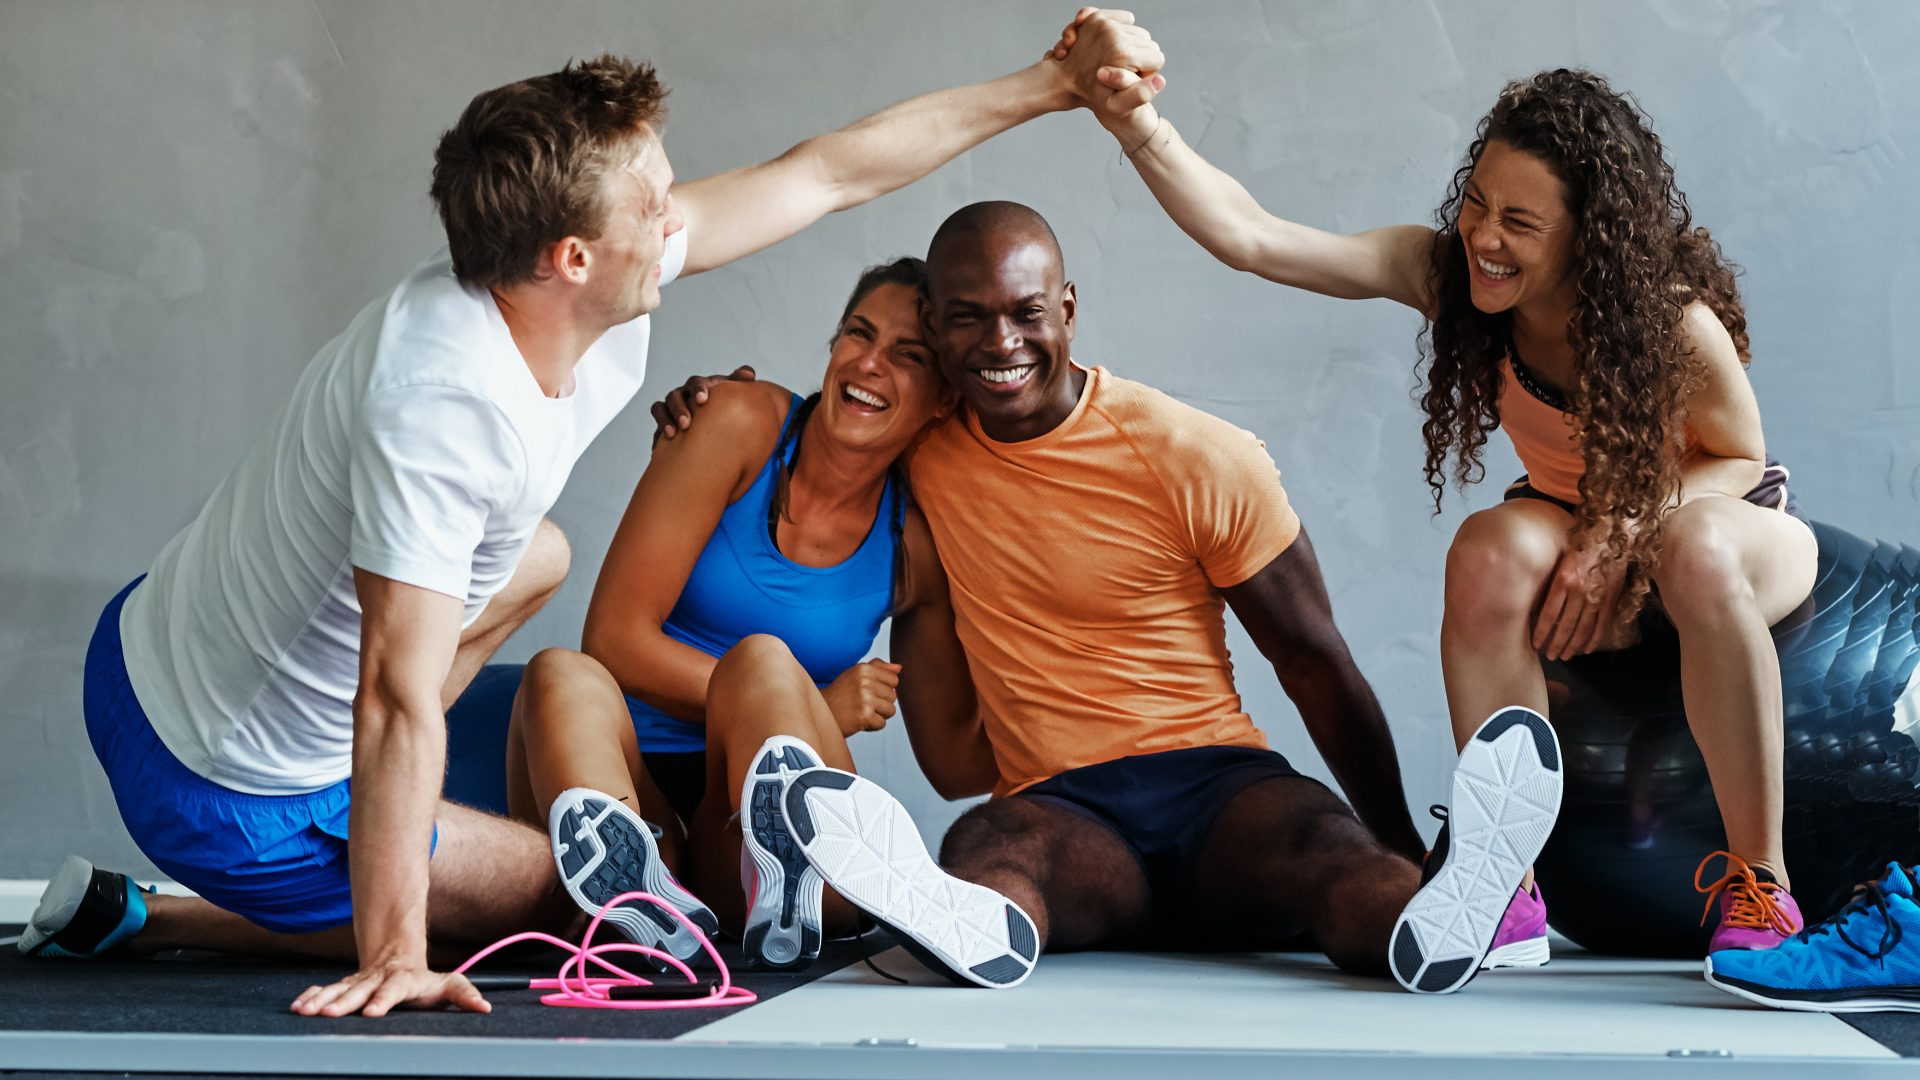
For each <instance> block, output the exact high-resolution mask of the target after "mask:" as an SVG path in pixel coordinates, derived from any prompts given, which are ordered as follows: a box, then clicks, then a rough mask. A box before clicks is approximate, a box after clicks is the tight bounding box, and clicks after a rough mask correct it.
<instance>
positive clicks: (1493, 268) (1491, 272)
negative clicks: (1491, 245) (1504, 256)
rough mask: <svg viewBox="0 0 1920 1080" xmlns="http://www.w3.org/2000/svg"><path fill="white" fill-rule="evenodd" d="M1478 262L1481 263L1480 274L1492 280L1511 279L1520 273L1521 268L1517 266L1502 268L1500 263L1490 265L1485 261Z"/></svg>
mask: <svg viewBox="0 0 1920 1080" xmlns="http://www.w3.org/2000/svg"><path fill="white" fill-rule="evenodd" d="M1478 261H1479V263H1480V272H1481V273H1483V274H1485V275H1487V276H1488V277H1490V278H1510V277H1512V276H1513V275H1515V274H1517V273H1519V272H1520V268H1519V267H1517V266H1501V265H1500V264H1499V263H1490V262H1488V261H1487V260H1485V259H1479V260H1478Z"/></svg>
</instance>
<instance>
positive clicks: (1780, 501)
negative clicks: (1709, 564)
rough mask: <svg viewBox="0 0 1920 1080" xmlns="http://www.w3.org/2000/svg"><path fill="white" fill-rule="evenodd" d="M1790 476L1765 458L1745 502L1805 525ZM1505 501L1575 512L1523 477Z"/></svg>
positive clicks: (1566, 502) (1562, 500)
mask: <svg viewBox="0 0 1920 1080" xmlns="http://www.w3.org/2000/svg"><path fill="white" fill-rule="evenodd" d="M1791 475H1792V474H1791V473H1789V472H1788V471H1787V467H1786V466H1785V465H1782V464H1780V463H1779V462H1778V461H1775V460H1774V459H1772V458H1768V459H1767V468H1766V471H1765V472H1762V473H1761V474H1760V482H1759V483H1758V484H1755V485H1754V486H1753V490H1752V491H1749V492H1747V493H1746V495H1745V496H1744V498H1745V499H1746V500H1747V501H1748V502H1750V503H1752V504H1753V505H1755V506H1758V507H1761V508H1763V509H1766V510H1778V511H1780V512H1782V513H1785V514H1791V515H1793V516H1794V517H1797V518H1801V520H1803V521H1804V520H1806V519H1805V518H1804V517H1801V514H1800V504H1799V502H1797V501H1795V499H1794V497H1793V491H1792V490H1791V489H1789V488H1788V487H1787V479H1788V477H1789V476H1791ZM1508 499H1539V500H1540V501H1541V502H1549V503H1552V504H1553V505H1555V506H1557V507H1559V508H1560V509H1562V510H1565V511H1566V512H1567V513H1569V514H1572V513H1577V512H1578V511H1577V510H1576V508H1575V507H1574V505H1573V504H1572V503H1570V502H1568V501H1567V500H1565V499H1561V498H1556V497H1554V496H1552V495H1549V494H1547V493H1546V492H1544V491H1541V490H1540V489H1539V488H1537V487H1534V486H1533V483H1532V482H1531V481H1530V480H1528V479H1527V474H1525V473H1521V474H1520V479H1518V480H1515V481H1514V482H1513V483H1511V484H1508V485H1507V494H1506V496H1505V498H1503V499H1501V501H1502V502H1505V501H1507V500H1508Z"/></svg>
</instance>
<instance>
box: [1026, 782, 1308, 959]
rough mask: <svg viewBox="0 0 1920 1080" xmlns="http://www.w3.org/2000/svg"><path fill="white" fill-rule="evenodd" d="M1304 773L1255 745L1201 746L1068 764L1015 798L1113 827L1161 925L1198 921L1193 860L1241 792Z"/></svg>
mask: <svg viewBox="0 0 1920 1080" xmlns="http://www.w3.org/2000/svg"><path fill="white" fill-rule="evenodd" d="M1278 778H1289V779H1295V778H1301V774H1300V772H1299V770H1297V769H1295V768H1294V767H1293V766H1292V765H1291V764H1290V763H1288V761H1287V759H1286V758H1285V757H1283V756H1281V755H1280V754H1278V753H1275V752H1274V751H1272V750H1262V749H1258V748H1255V747H1250V746H1201V747H1194V748H1192V749H1187V750H1167V751H1163V752H1161V753H1158V754H1141V755H1138V756H1135V757H1126V758H1120V759H1118V760H1115V761H1106V762H1102V763H1100V764H1098V765H1087V766H1084V767H1082V768H1078V769H1069V770H1068V771H1066V772H1063V773H1061V774H1060V775H1058V776H1055V777H1053V778H1052V779H1050V780H1043V781H1041V782H1040V783H1038V784H1035V785H1033V786H1032V787H1030V788H1026V789H1024V790H1022V791H1021V792H1020V793H1019V794H1017V795H1014V796H1012V798H1016V799H1032V800H1033V801H1035V802H1040V803H1049V804H1052V805H1054V806H1058V807H1060V808H1062V809H1064V810H1068V811H1071V812H1073V813H1075V814H1079V815H1080V816H1081V817H1084V818H1088V819H1090V820H1092V821H1094V822H1097V823H1099V824H1101V825H1104V826H1106V827H1107V828H1108V829H1110V830H1112V831H1113V833H1114V834H1115V835H1117V836H1118V837H1119V838H1120V840H1121V842H1123V843H1125V844H1126V845H1127V847H1128V849H1130V850H1131V851H1132V852H1133V854H1134V857H1135V858H1136V859H1138V860H1139V862H1140V868H1141V870H1142V871H1143V872H1145V874H1146V878H1147V888H1148V895H1149V896H1151V897H1152V904H1153V920H1154V922H1155V924H1156V925H1157V926H1165V925H1169V924H1170V923H1171V922H1172V921H1174V920H1191V918H1192V908H1191V906H1190V904H1189V903H1188V899H1189V894H1190V892H1191V891H1192V887H1193V877H1194V862H1195V860H1196V859H1198V858H1199V856H1200V851H1201V848H1202V847H1203V846H1204V845H1205V844H1206V841H1207V836H1208V834H1209V833H1211V832H1212V830H1213V823H1214V819H1216V818H1218V817H1219V816H1220V811H1221V810H1223V809H1225V807H1226V805H1227V803H1228V801H1230V800H1231V799H1232V798H1233V797H1234V796H1235V795H1238V794H1239V793H1240V792H1242V791H1244V790H1246V789H1247V788H1248V787H1250V786H1252V785H1254V784H1257V783H1259V782H1260V781H1262V780H1273V779H1278Z"/></svg>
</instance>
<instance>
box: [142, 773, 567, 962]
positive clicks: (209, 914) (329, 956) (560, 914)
mask: <svg viewBox="0 0 1920 1080" xmlns="http://www.w3.org/2000/svg"><path fill="white" fill-rule="evenodd" d="M435 824H436V825H437V826H438V829H439V841H438V843H437V844H436V845H435V848H434V854H433V859H432V861H430V862H429V863H428V864H427V882H428V883H427V938H428V943H429V947H430V948H431V949H432V950H433V952H434V957H435V962H436V963H443V964H444V963H451V962H457V961H458V960H459V959H461V958H464V957H465V956H466V955H467V954H468V953H470V952H471V951H473V949H474V948H476V947H478V946H480V945H484V944H486V943H488V942H490V941H493V940H494V939H496V938H500V937H504V936H506V935H508V934H513V933H518V932H520V931H522V930H548V931H558V930H561V929H564V928H565V927H566V926H567V925H568V924H569V923H570V922H571V921H572V920H573V917H574V916H573V907H572V904H571V903H570V902H569V901H568V899H567V897H566V895H565V894H564V893H563V892H562V891H561V890H560V888H559V883H558V880H557V879H556V877H555V875H554V870H553V855H552V853H551V852H550V851H549V850H548V848H547V839H546V835H545V834H544V833H543V832H539V831H536V830H534V829H532V828H529V827H528V826H526V825H523V824H520V823H518V822H514V821H509V820H507V819H506V818H501V817H495V816H493V815H492V814H486V813H482V812H481V811H478V810H474V809H472V808H470V807H465V806H460V805H458V804H456V803H450V802H442V803H441V804H440V807H439V810H438V811H437V816H436V820H435ZM335 869H336V872H337V873H338V875H339V880H338V887H339V888H340V889H342V890H344V889H346V888H348V884H347V868H346V854H345V852H344V851H342V852H341V853H340V855H339V861H338V865H337V867H336V868H335ZM147 911H148V915H147V925H146V926H145V927H144V928H143V929H142V930H141V932H140V933H139V934H138V935H136V936H135V937H134V939H133V942H132V944H133V947H134V948H136V949H138V950H140V951H142V952H151V951H157V950H160V949H174V948H192V949H212V950H216V951H220V952H232V953H243V954H249V955H284V956H304V957H315V958H320V959H326V960H337V961H341V962H345V963H352V962H353V961H354V958H355V945H354V936H353V927H352V926H351V925H350V924H349V925H345V926H336V927H332V928H329V929H326V930H319V931H315V932H312V933H301V934H291V933H280V932H277V931H273V930H268V929H266V928H265V927H262V926H260V925H258V924H256V923H254V922H251V921H250V920H248V919H247V918H245V917H244V916H242V915H238V914H235V913H234V912H231V911H227V910H224V909H222V908H220V907H218V906H216V905H214V904H213V903H211V902H210V901H208V900H205V899H202V898H200V897H181V896H149V897H147Z"/></svg>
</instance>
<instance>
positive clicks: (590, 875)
mask: <svg viewBox="0 0 1920 1080" xmlns="http://www.w3.org/2000/svg"><path fill="white" fill-rule="evenodd" d="M547 837H548V840H549V841H550V842H551V843H552V845H553V863H554V866H555V867H556V868H558V870H559V871H560V882H561V884H563V885H565V886H566V889H567V895H569V896H571V897H573V902H574V903H576V904H578V905H580V910H582V911H584V912H586V913H587V914H589V915H594V914H598V913H599V911H600V909H601V908H602V907H604V906H606V903H607V901H609V900H611V899H613V898H614V897H616V896H618V895H620V894H621V893H624V892H633V891H635V890H642V891H645V892H650V893H652V894H653V895H655V896H658V897H659V898H660V899H662V900H665V901H666V902H667V903H669V904H672V905H673V906H674V907H676V908H678V909H680V911H682V912H684V913H685V914H686V916H687V918H689V919H691V920H693V923H694V925H696V926H698V927H699V928H700V931H701V933H703V934H706V935H707V937H708V938H709V939H711V938H712V937H713V935H714V933H715V932H716V931H717V930H718V929H719V926H720V923H719V920H718V919H716V918H715V917H714V914H713V912H712V910H710V909H709V908H708V907H707V905H705V904H703V903H701V902H700V901H699V900H697V899H695V898H694V896H693V894H692V893H689V892H688V891H687V890H686V889H684V888H682V887H681V885H680V883H679V882H678V881H675V880H674V877H673V873H672V872H671V871H669V870H668V869H667V864H666V863H665V862H663V861H662V860H661V858H660V849H659V847H658V846H656V845H655V844H654V842H653V830H652V829H651V828H650V827H649V826H648V825H647V822H646V819H645V818H642V817H641V816H640V815H639V814H638V813H636V812H634V810H633V809H632V808H631V807H628V806H627V805H625V804H624V803H622V802H620V801H619V800H617V799H615V798H613V797H612V796H610V795H607V794H604V793H602V792H599V791H595V790H593V789H592V788H568V789H567V790H565V791H563V792H561V793H560V795H559V797H558V798H556V799H554V800H553V806H552V807H551V808H550V809H549V810H548V811H547ZM606 921H607V922H609V923H611V924H612V925H613V926H614V927H616V928H617V929H619V931H620V932H621V933H622V934H625V935H626V936H627V939H628V940H629V941H632V942H633V943H634V944H636V945H649V946H653V947H655V948H659V949H664V950H665V951H667V952H668V953H671V954H672V955H673V956H675V957H676V958H678V959H680V960H687V959H690V958H692V957H693V956H694V955H695V954H697V953H699V952H700V951H701V948H700V939H699V938H697V937H695V936H694V935H693V934H692V933H691V932H689V931H688V930H687V928H686V926H685V925H684V924H683V923H681V922H680V920H678V919H676V918H674V917H673V916H672V915H669V914H667V913H666V912H664V911H661V910H660V909H659V908H657V907H655V906H654V905H652V904H649V903H646V902H644V901H641V900H629V901H627V902H626V903H624V904H622V905H620V906H619V907H617V908H614V909H613V910H612V911H609V912H607V918H606Z"/></svg>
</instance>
